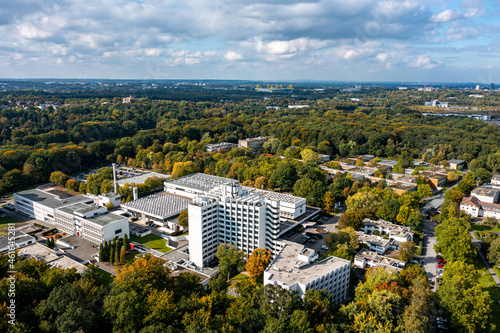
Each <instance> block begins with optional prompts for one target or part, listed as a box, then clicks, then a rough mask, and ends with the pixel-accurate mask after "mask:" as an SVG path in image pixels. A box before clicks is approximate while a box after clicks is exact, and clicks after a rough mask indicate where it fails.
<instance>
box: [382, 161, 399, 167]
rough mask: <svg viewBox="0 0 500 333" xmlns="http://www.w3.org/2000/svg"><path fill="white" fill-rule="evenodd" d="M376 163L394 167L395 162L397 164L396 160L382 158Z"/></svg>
mask: <svg viewBox="0 0 500 333" xmlns="http://www.w3.org/2000/svg"><path fill="white" fill-rule="evenodd" d="M377 163H378V164H382V165H386V166H390V167H394V166H396V164H398V161H393V160H382V161H378V162H377Z"/></svg>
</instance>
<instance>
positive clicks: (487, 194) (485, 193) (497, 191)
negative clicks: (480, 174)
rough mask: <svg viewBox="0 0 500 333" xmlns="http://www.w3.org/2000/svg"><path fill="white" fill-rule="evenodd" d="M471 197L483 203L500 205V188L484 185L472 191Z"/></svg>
mask: <svg viewBox="0 0 500 333" xmlns="http://www.w3.org/2000/svg"><path fill="white" fill-rule="evenodd" d="M471 196H473V197H476V198H477V199H479V201H481V202H483V203H484V202H486V203H493V204H495V203H498V199H499V197H500V188H498V187H496V186H490V185H483V186H480V187H477V188H475V189H473V190H472V192H471Z"/></svg>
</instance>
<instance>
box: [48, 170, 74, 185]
mask: <svg viewBox="0 0 500 333" xmlns="http://www.w3.org/2000/svg"><path fill="white" fill-rule="evenodd" d="M68 179H69V177H68V175H66V174H65V173H63V172H61V171H54V172H52V173H51V174H50V179H49V180H50V182H51V183H56V184H57V185H61V186H64V185H65V184H66V182H67V181H68Z"/></svg>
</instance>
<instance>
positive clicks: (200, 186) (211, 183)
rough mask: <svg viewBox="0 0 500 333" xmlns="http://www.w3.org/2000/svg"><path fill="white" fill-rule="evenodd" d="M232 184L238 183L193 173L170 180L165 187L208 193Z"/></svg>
mask: <svg viewBox="0 0 500 333" xmlns="http://www.w3.org/2000/svg"><path fill="white" fill-rule="evenodd" d="M230 182H237V180H234V179H231V178H224V177H219V176H214V175H207V174H206V173H193V174H191V175H187V176H184V177H181V178H177V179H173V180H168V181H166V182H165V185H166V186H168V185H174V186H183V187H187V188H189V189H192V190H195V191H202V192H208V191H210V190H211V189H212V188H214V187H217V186H220V185H222V184H228V183H230Z"/></svg>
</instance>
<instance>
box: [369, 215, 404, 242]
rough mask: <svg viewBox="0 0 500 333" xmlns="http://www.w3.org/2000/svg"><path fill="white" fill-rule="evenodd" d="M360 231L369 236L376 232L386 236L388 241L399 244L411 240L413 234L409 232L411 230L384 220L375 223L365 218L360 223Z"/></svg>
mask: <svg viewBox="0 0 500 333" xmlns="http://www.w3.org/2000/svg"><path fill="white" fill-rule="evenodd" d="M360 230H361V231H363V232H365V233H369V234H372V233H374V231H375V230H378V231H379V232H380V234H381V235H384V234H386V235H387V236H389V238H390V239H394V240H397V241H400V242H406V241H409V240H413V232H412V231H411V228H409V227H405V226H402V225H398V224H394V223H391V222H388V221H384V220H378V221H375V220H370V219H368V218H365V219H364V220H363V221H361V228H360Z"/></svg>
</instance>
